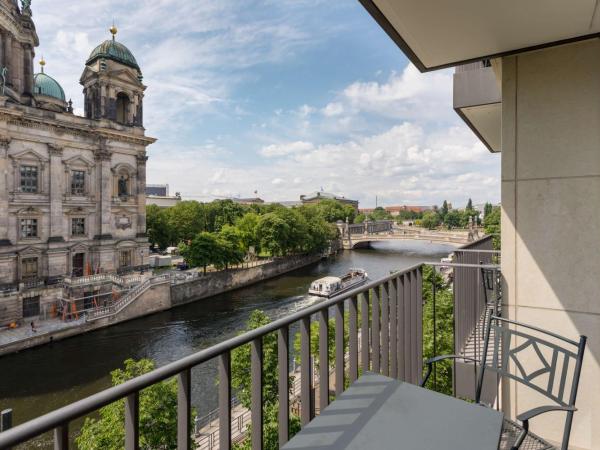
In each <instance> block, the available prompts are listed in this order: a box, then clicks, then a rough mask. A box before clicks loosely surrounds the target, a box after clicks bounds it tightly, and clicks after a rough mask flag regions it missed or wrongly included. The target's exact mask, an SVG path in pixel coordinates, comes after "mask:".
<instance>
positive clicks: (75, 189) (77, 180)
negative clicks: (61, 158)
mask: <svg viewBox="0 0 600 450" xmlns="http://www.w3.org/2000/svg"><path fill="white" fill-rule="evenodd" d="M71 194H72V195H84V194H85V172H84V171H83V170H74V171H73V172H71Z"/></svg>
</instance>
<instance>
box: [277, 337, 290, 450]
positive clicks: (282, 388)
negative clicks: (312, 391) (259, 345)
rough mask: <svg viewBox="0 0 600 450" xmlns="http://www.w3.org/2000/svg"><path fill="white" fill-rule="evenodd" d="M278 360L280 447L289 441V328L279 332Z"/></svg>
mask: <svg viewBox="0 0 600 450" xmlns="http://www.w3.org/2000/svg"><path fill="white" fill-rule="evenodd" d="M277 359H278V363H279V380H278V384H279V411H278V415H277V418H278V422H279V423H278V425H277V426H278V429H279V446H280V447H281V446H283V444H285V443H286V442H287V441H288V439H289V417H290V379H289V364H290V361H289V329H288V327H287V326H283V327H281V328H280V329H279V330H277Z"/></svg>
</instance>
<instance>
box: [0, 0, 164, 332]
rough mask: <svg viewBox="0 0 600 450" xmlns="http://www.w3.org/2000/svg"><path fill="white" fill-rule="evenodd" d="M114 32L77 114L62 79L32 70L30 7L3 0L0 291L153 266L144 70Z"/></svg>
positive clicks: (87, 77) (93, 61)
mask: <svg viewBox="0 0 600 450" xmlns="http://www.w3.org/2000/svg"><path fill="white" fill-rule="evenodd" d="M112 31H113V38H112V41H110V40H109V41H106V42H105V43H103V44H101V46H99V47H98V48H97V49H96V50H94V52H93V53H92V55H90V58H89V59H88V61H87V63H86V65H85V69H84V71H83V75H82V77H81V84H82V85H83V87H84V95H85V117H79V116H76V115H74V114H73V113H72V112H71V111H72V108H71V107H70V104H69V103H67V102H65V99H64V92H63V91H62V88H61V87H60V85H58V83H56V82H55V81H54V80H53V79H52V78H50V77H48V76H44V77H38V76H37V75H34V73H33V57H34V48H35V47H36V46H38V44H39V43H38V39H37V35H36V33H35V25H34V23H33V20H32V16H31V10H30V9H29V8H26V9H25V10H23V11H21V10H20V8H19V7H18V5H17V3H16V1H13V0H0V70H2V68H3V67H6V68H7V70H6V71H5V72H6V74H7V75H6V82H5V85H4V95H0V287H1V286H2V285H10V284H19V283H21V286H23V283H24V282H26V281H28V280H48V279H50V280H53V279H56V278H59V277H62V276H72V275H75V276H77V275H79V276H80V275H86V274H92V273H97V272H112V271H115V270H118V269H119V268H122V267H130V266H140V265H145V264H146V263H147V260H148V241H147V238H146V233H145V232H146V215H145V185H146V160H147V156H146V147H147V146H148V145H150V144H151V143H153V142H154V141H155V139H153V138H149V137H146V136H145V130H144V128H143V124H142V109H143V108H142V99H143V92H144V90H145V86H144V85H143V84H142V81H141V80H142V75H141V71H140V69H139V67H138V66H137V63H135V59H133V55H131V53H129V51H128V50H127V49H126V48H125V47H124V46H123V45H122V44H119V43H118V42H116V40H115V38H114V35H115V34H116V29H113V30H112ZM101 47H102V48H101ZM114 48H117V49H118V50H119V51H120V52H121V53H114ZM99 49H100V50H99ZM114 55H117V56H114ZM131 61H133V63H131ZM134 63H135V64H134ZM38 75H39V74H38ZM44 75H45V74H44ZM38 78H39V80H40V81H36V80H38ZM0 80H1V77H0ZM53 83H56V85H54V84H53ZM0 94H1V93H0ZM0 319H1V318H0ZM0 322H1V320H0Z"/></svg>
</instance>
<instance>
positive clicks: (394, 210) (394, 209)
mask: <svg viewBox="0 0 600 450" xmlns="http://www.w3.org/2000/svg"><path fill="white" fill-rule="evenodd" d="M431 209H432V207H431V206H408V205H403V206H387V207H386V208H385V210H386V211H387V212H389V213H390V214H391V215H392V216H394V217H396V216H399V215H400V213H401V212H403V211H411V212H414V213H423V212H425V211H429V210H431Z"/></svg>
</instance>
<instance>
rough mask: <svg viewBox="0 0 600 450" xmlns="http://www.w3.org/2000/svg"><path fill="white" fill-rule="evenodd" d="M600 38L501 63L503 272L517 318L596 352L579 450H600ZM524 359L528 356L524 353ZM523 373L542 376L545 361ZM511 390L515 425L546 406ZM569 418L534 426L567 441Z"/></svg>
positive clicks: (577, 433) (580, 401)
mask: <svg viewBox="0 0 600 450" xmlns="http://www.w3.org/2000/svg"><path fill="white" fill-rule="evenodd" d="M599 54H600V40H597V39H591V40H587V41H583V42H579V43H573V44H568V45H563V46H560V47H553V48H548V49H544V50H539V51H535V52H529V53H524V54H520V55H515V56H509V57H505V58H503V60H502V213H503V214H502V215H503V217H502V274H503V277H504V281H505V292H504V293H503V298H505V299H506V300H507V302H508V315H509V317H510V318H511V319H515V320H517V321H521V322H525V323H529V324H533V325H536V326H539V327H541V328H544V329H547V330H551V331H553V332H555V333H558V334H562V335H564V336H567V337H570V338H573V339H577V337H578V335H587V336H588V339H589V340H588V348H587V350H586V355H585V358H584V363H583V371H582V377H581V382H580V389H579V394H578V397H577V408H578V411H577V412H576V413H575V417H574V422H573V429H572V433H571V442H570V444H571V446H572V448H577V449H600V427H598V424H600V408H598V405H600V388H598V380H600V300H599V298H600V297H599V292H600V278H599V277H598V275H597V274H598V273H600V207H599V206H598V205H600V151H599V146H600V126H598V125H599V123H600V58H598V55H599ZM523 356H525V355H523ZM523 365H524V367H528V366H530V367H534V368H538V367H539V366H540V361H539V360H536V355H534V354H532V355H530V356H529V357H525V361H524V364H523ZM539 400H540V399H539V397H538V395H537V394H534V393H532V391H531V390H530V389H528V388H526V387H524V386H519V385H517V384H515V383H514V382H511V383H510V402H509V403H510V408H509V410H508V411H507V412H509V413H510V415H511V416H512V417H514V416H515V415H516V413H518V412H523V411H525V410H527V409H529V408H530V407H532V406H538V405H539ZM563 423H564V415H560V414H554V413H553V414H546V415H543V416H540V417H537V418H535V419H534V420H533V421H532V425H531V427H532V431H533V432H534V433H539V434H540V435H541V436H543V437H544V438H547V439H550V440H553V441H559V440H560V439H561V436H562V431H563V428H562V425H563Z"/></svg>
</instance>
